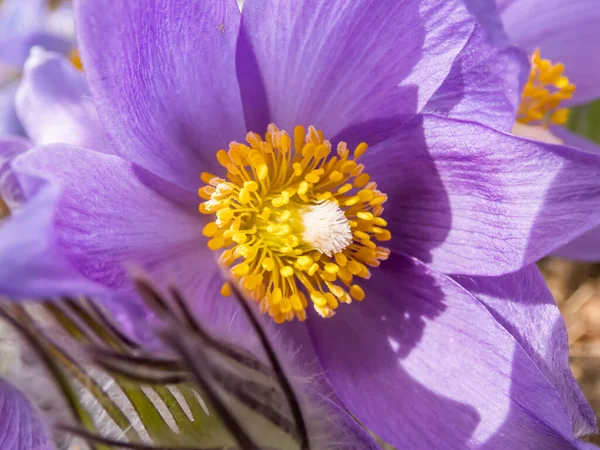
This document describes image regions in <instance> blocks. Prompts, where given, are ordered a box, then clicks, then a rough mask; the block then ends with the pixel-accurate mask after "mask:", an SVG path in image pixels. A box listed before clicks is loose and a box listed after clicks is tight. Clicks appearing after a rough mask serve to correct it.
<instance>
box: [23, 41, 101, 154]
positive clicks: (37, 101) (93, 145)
mask: <svg viewBox="0 0 600 450" xmlns="http://www.w3.org/2000/svg"><path fill="white" fill-rule="evenodd" d="M16 103H17V111H18V113H19V116H20V119H21V123H22V124H23V126H24V127H25V130H26V132H27V135H28V136H29V138H30V139H31V140H32V141H34V142H35V143H36V144H51V143H58V142H60V143H65V144H72V145H78V146H81V147H85V148H90V149H93V150H97V151H101V152H107V153H109V152H111V151H112V150H111V146H110V144H109V143H108V141H107V139H106V136H105V134H104V129H103V128H102V125H101V124H100V120H99V118H98V113H97V112H96V107H95V105H94V103H93V101H92V99H91V98H90V93H89V89H88V86H87V82H86V80H85V78H84V77H83V74H81V73H79V72H78V71H77V70H76V69H75V67H73V65H72V64H71V63H70V62H69V61H68V60H67V59H66V58H65V57H64V56H62V55H60V54H58V53H53V52H47V51H45V50H43V49H41V48H34V49H33V50H32V52H31V56H30V57H29V59H28V60H27V63H26V64H25V73H24V76H23V81H22V82H21V86H20V87H19V91H18V92H17V99H16Z"/></svg>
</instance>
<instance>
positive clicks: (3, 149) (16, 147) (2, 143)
mask: <svg viewBox="0 0 600 450" xmlns="http://www.w3.org/2000/svg"><path fill="white" fill-rule="evenodd" d="M30 148H31V142H29V141H28V140H27V139H25V138H22V137H19V136H11V137H5V138H1V139H0V190H2V187H3V185H4V183H3V174H4V172H5V171H6V170H8V169H9V163H10V162H11V161H12V160H13V159H14V158H15V157H16V156H17V155H20V154H21V153H23V152H25V151H27V150H29V149H30ZM1 196H2V197H3V198H4V197H5V196H6V192H2V195H1Z"/></svg>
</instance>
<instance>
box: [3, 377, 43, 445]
mask: <svg viewBox="0 0 600 450" xmlns="http://www.w3.org/2000/svg"><path fill="white" fill-rule="evenodd" d="M39 416H40V414H39V413H38V412H37V411H36V410H35V409H34V408H33V407H32V406H31V404H30V403H29V401H28V400H27V398H25V396H24V395H23V394H21V393H20V392H19V391H17V390H16V389H15V388H14V387H13V386H11V385H10V384H8V383H7V382H6V381H4V380H2V379H0V417H2V420H0V448H1V449H2V450H52V449H54V445H53V444H52V440H51V439H50V433H49V432H48V429H47V427H46V426H45V425H44V424H43V423H42V421H41V420H40V417H39Z"/></svg>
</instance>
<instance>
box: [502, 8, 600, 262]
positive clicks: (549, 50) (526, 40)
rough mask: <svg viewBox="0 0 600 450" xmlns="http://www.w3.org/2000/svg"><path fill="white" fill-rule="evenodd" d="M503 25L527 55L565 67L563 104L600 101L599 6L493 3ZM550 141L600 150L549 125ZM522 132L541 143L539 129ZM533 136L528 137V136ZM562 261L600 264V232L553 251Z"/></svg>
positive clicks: (586, 235)
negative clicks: (568, 87) (567, 87)
mask: <svg viewBox="0 0 600 450" xmlns="http://www.w3.org/2000/svg"><path fill="white" fill-rule="evenodd" d="M497 6H498V10H499V12H500V14H501V18H502V22H503V25H504V28H505V30H506V32H507V34H508V35H509V36H510V39H511V40H512V41H513V42H514V43H515V44H516V45H518V46H519V47H520V48H522V49H523V50H525V51H526V52H528V53H529V54H531V53H532V52H533V51H534V50H535V49H539V50H540V54H541V55H542V57H543V58H547V59H548V60H551V61H553V62H554V63H561V64H563V65H564V74H565V75H566V76H568V79H569V80H570V82H571V83H572V85H573V86H575V91H574V93H573V95H572V98H571V99H570V100H569V99H567V100H566V101H565V102H564V104H565V105H567V106H569V105H573V104H583V103H586V102H589V101H591V100H594V99H597V98H599V97H600V86H599V84H598V77H597V74H598V71H599V70H600V55H599V54H598V52H597V51H596V49H595V44H594V43H595V42H598V40H600V28H599V27H598V26H597V22H598V19H599V18H600V8H598V4H597V2H595V1H593V0H579V1H576V2H571V3H568V2H567V3H565V2H561V1H557V0H550V1H539V0H497ZM551 130H552V134H554V136H555V137H556V138H557V140H556V141H555V142H561V141H562V142H564V143H566V144H568V145H570V146H572V147H576V148H579V149H581V150H584V151H588V152H596V153H598V152H600V148H599V147H598V146H597V145H596V144H595V143H592V142H591V141H589V140H588V139H585V138H582V137H580V136H577V135H575V134H573V133H571V132H570V131H569V130H567V129H566V128H563V127H559V126H553V127H551ZM526 132H527V133H528V134H529V135H530V137H532V138H534V139H536V138H537V139H540V138H541V139H543V138H544V135H547V134H548V133H547V132H545V131H542V130H532V131H527V130H526ZM532 133H533V134H532ZM555 253H556V254H557V255H559V256H564V257H566V258H571V259H578V260H587V261H597V260H600V228H596V229H594V230H591V231H590V232H588V233H586V234H584V235H583V236H581V237H579V238H577V239H575V240H573V241H572V242H570V243H569V244H568V245H566V246H564V247H562V248H560V249H559V250H557V251H556V252H555Z"/></svg>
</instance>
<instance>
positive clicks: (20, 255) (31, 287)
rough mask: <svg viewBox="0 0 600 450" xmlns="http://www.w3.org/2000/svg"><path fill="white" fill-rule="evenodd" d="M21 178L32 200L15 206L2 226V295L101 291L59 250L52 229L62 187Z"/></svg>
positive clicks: (20, 296) (18, 296)
mask: <svg viewBox="0 0 600 450" xmlns="http://www.w3.org/2000/svg"><path fill="white" fill-rule="evenodd" d="M20 181H21V182H22V183H23V186H24V188H26V189H27V190H28V192H29V198H30V200H29V201H28V202H27V203H26V204H25V205H22V206H20V207H16V208H14V209H12V210H11V216H10V217H9V218H8V219H6V220H5V221H4V222H3V223H2V226H1V227H0V255H2V256H1V263H0V294H1V295H2V296H7V297H11V298H15V299H31V298H48V297H50V296H60V295H63V294H90V295H96V294H102V293H103V290H102V289H101V288H100V287H99V286H96V285H94V284H93V283H90V282H89V281H87V280H85V279H83V278H82V277H81V276H80V275H79V274H78V273H77V272H76V271H74V270H73V268H72V266H71V265H70V264H69V263H68V262H67V260H66V259H65V257H64V256H63V255H62V253H61V252H60V250H59V246H58V243H57V240H56V236H55V235H54V232H53V228H52V223H53V220H54V215H55V208H56V202H57V199H58V196H59V189H57V187H56V186H53V185H49V184H47V183H45V182H44V181H43V180H40V179H39V178H35V177H23V178H22V179H21V180H20ZM2 196H4V195H3V193H2Z"/></svg>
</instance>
